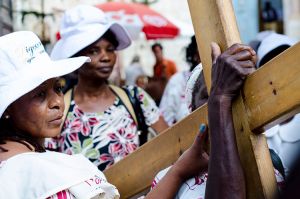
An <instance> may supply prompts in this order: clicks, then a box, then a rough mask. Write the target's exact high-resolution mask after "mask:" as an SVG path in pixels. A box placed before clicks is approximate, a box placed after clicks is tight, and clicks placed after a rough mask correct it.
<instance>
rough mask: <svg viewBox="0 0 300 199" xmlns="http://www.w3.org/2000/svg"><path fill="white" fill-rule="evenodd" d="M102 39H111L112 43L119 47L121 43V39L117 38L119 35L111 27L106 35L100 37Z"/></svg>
mask: <svg viewBox="0 0 300 199" xmlns="http://www.w3.org/2000/svg"><path fill="white" fill-rule="evenodd" d="M100 39H106V40H107V41H109V42H110V43H112V45H113V46H114V47H115V48H117V47H118V45H119V41H118V40H117V36H116V35H115V33H113V31H111V30H110V29H108V30H107V31H106V32H105V33H104V35H102V37H100Z"/></svg>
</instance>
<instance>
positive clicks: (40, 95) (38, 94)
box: [35, 91, 46, 98]
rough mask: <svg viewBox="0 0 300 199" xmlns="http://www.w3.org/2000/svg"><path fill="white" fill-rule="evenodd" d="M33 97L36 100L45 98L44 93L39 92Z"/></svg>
mask: <svg viewBox="0 0 300 199" xmlns="http://www.w3.org/2000/svg"><path fill="white" fill-rule="evenodd" d="M35 97H37V98H45V97H46V91H39V92H38V93H37V94H36V95H35Z"/></svg>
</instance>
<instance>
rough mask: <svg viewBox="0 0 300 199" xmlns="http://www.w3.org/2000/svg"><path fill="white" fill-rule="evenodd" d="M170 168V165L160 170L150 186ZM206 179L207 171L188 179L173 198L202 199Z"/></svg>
mask: <svg viewBox="0 0 300 199" xmlns="http://www.w3.org/2000/svg"><path fill="white" fill-rule="evenodd" d="M170 168H171V167H168V168H166V169H164V170H162V171H160V172H159V173H158V174H157V175H156V176H155V179H154V182H153V183H154V184H153V185H152V188H153V187H154V186H155V185H156V184H157V183H158V182H159V181H160V180H161V179H162V178H163V177H164V176H165V175H166V174H167V172H168V171H169V169H170ZM206 181H207V173H203V174H201V175H199V176H195V177H194V178H190V179H188V180H187V181H185V182H184V183H183V184H182V185H181V187H180V189H179V191H178V193H177V194H176V196H175V199H204V197H205V188H206Z"/></svg>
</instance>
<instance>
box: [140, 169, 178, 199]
mask: <svg viewBox="0 0 300 199" xmlns="http://www.w3.org/2000/svg"><path fill="white" fill-rule="evenodd" d="M182 183H183V179H182V178H181V177H180V176H179V175H178V172H177V171H176V169H175V168H174V167H171V168H170V170H169V171H168V172H167V174H166V175H165V176H164V177H163V178H162V179H161V181H159V183H158V184H157V185H156V186H155V187H154V188H153V189H152V190H151V191H150V192H149V193H148V194H147V196H146V197H145V199H157V198H164V199H173V198H175V196H176V194H177V192H178V190H179V188H180V186H181V184H182Z"/></svg>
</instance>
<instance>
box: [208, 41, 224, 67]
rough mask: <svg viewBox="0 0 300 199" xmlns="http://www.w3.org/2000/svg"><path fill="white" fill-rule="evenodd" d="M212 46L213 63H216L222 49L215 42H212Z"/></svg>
mask: <svg viewBox="0 0 300 199" xmlns="http://www.w3.org/2000/svg"><path fill="white" fill-rule="evenodd" d="M210 47H211V59H212V64H215V63H216V61H217V58H218V57H219V55H221V49H220V46H219V45H218V44H217V43H215V42H211V44H210Z"/></svg>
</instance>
